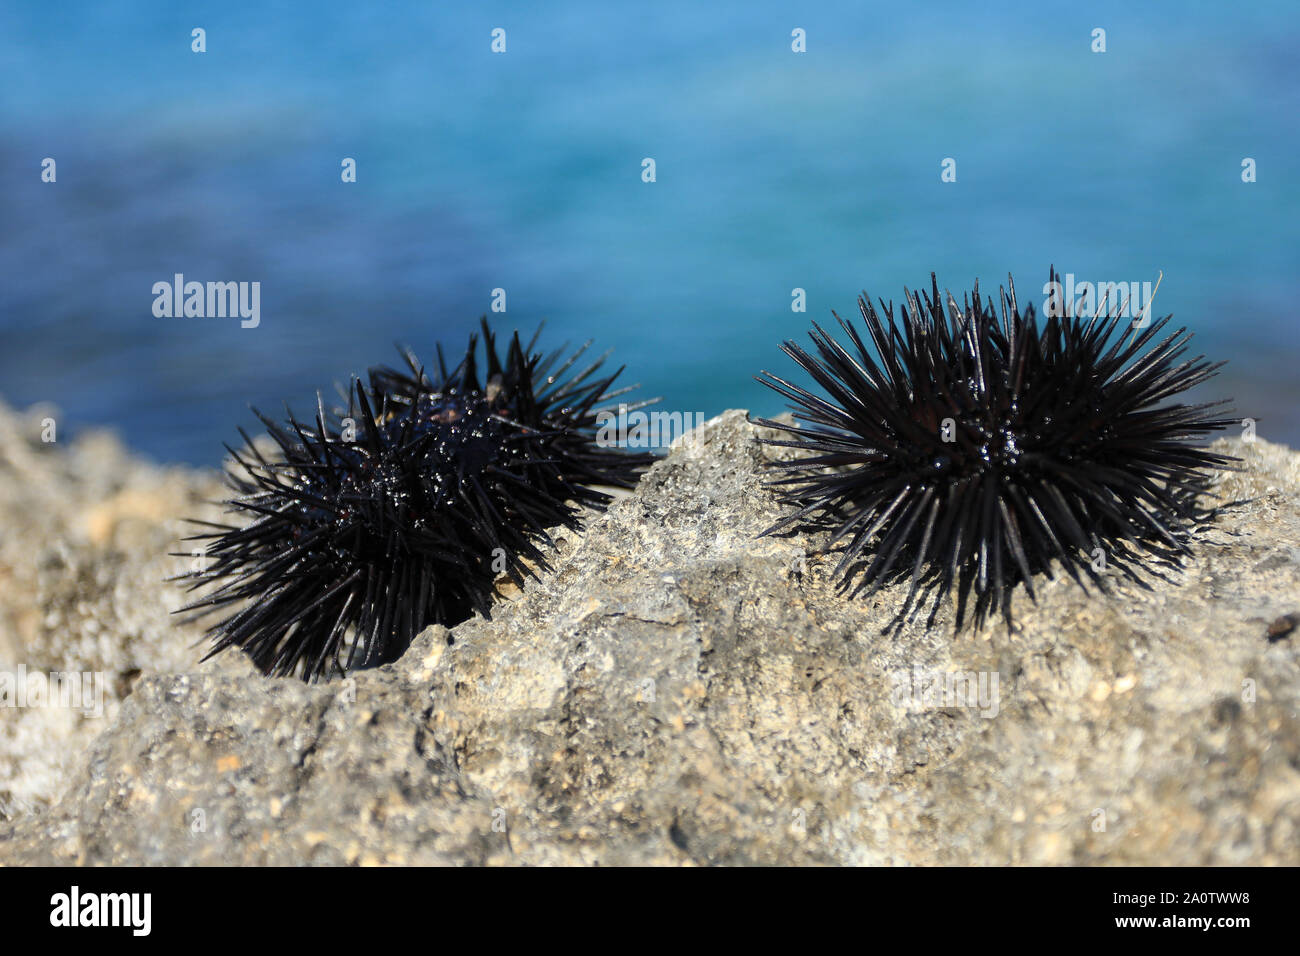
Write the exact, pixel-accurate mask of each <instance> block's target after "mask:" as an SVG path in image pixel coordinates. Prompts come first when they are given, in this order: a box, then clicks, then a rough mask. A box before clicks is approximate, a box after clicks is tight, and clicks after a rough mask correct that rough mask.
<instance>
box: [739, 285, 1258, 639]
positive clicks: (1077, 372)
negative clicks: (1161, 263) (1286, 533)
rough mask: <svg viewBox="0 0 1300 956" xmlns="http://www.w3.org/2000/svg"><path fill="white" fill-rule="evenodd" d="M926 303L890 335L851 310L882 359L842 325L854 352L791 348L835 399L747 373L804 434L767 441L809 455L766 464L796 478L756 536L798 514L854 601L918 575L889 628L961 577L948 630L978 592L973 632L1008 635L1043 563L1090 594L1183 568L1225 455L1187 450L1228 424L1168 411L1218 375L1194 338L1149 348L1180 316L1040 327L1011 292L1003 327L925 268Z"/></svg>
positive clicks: (891, 324) (1204, 407)
mask: <svg viewBox="0 0 1300 956" xmlns="http://www.w3.org/2000/svg"><path fill="white" fill-rule="evenodd" d="M1051 277H1052V282H1053V283H1055V282H1056V281H1057V280H1056V274H1055V271H1054V270H1053V271H1052V273H1051ZM1053 288H1059V286H1053ZM931 290H932V291H931V294H929V295H926V294H924V293H923V294H922V296H921V297H920V298H918V297H917V296H916V295H914V294H912V293H910V292H906V290H904V291H905V293H906V308H905V310H904V315H903V317H902V321H901V323H896V322H895V321H894V309H893V305H892V303H891V304H890V305H888V306H886V305H885V303H884V302H883V301H881V303H880V306H881V309H882V310H883V313H884V320H883V321H882V318H881V313H880V312H877V311H876V309H875V308H874V307H873V306H872V305H871V303H870V301H869V299H868V298H866V297H865V296H864V297H863V298H860V299H859V300H858V306H859V308H860V310H861V312H862V318H863V320H864V321H865V323H866V328H867V333H868V335H869V336H870V338H871V341H872V344H873V345H874V346H875V358H873V356H872V354H871V353H870V352H869V351H868V349H867V347H866V346H865V345H864V344H863V341H862V339H861V338H860V337H859V335H858V332H857V330H856V329H855V328H854V327H853V326H852V325H851V324H850V323H848V322H845V321H844V320H843V319H841V318H840V317H839V316H838V315H836V316H835V318H836V320H837V321H838V322H839V324H840V327H841V328H842V329H843V330H844V332H845V334H846V335H848V337H849V341H850V342H851V343H852V350H851V351H850V350H849V349H846V348H845V347H843V346H842V345H841V344H840V343H839V342H837V341H835V340H834V339H833V338H831V337H830V336H829V335H827V334H826V332H825V331H823V330H822V329H821V328H820V327H819V326H817V325H816V323H814V325H813V331H812V332H811V333H810V335H811V337H812V340H813V342H814V344H815V345H816V346H817V353H818V356H817V357H814V356H812V355H810V354H808V353H807V352H805V351H804V350H803V349H801V348H800V347H799V346H797V345H795V344H794V343H793V342H786V343H785V344H784V346H783V351H784V352H785V353H786V354H787V355H789V356H790V357H791V358H793V359H794V360H795V361H796V362H797V363H799V365H801V366H802V367H803V368H804V369H805V370H806V371H807V372H808V373H809V374H810V375H812V377H813V379H814V380H816V382H817V384H818V385H820V386H821V387H822V388H823V389H825V391H826V393H827V395H828V398H822V397H819V396H818V395H815V394H813V393H812V392H810V391H807V390H806V389H804V388H801V387H799V386H797V385H792V384H791V383H789V382H787V381H785V380H783V379H781V378H778V377H776V376H775V375H772V374H771V373H768V372H764V373H763V375H764V376H765V377H763V378H759V379H758V380H759V381H760V382H763V384H765V385H767V386H769V387H770V388H773V389H775V390H776V391H778V392H780V393H781V394H782V395H784V396H786V397H787V398H788V399H790V400H792V401H793V403H794V404H793V405H792V406H791V408H792V409H794V411H795V419H796V422H797V424H795V425H788V424H783V423H781V422H774V421H769V420H767V419H761V420H758V424H762V425H766V426H769V427H771V428H776V429H780V430H781V431H784V432H786V433H788V434H790V435H791V436H793V437H792V438H791V439H788V440H774V439H773V440H768V443H769V444H773V445H784V446H793V447H794V448H798V449H803V450H805V451H807V452H812V453H813V454H812V456H811V457H802V458H799V459H796V460H793V461H783V462H774V463H773V464H774V466H775V467H777V468H780V469H783V470H784V471H785V472H787V474H786V476H785V477H783V478H781V479H778V480H776V481H773V482H772V483H771V484H772V485H773V486H776V487H777V488H778V489H779V491H780V493H781V500H782V501H783V502H784V503H785V504H787V505H792V506H795V508H796V509H797V510H796V511H795V512H794V513H792V514H791V515H789V516H788V517H786V518H785V519H783V520H782V521H779V522H777V523H776V524H775V525H774V526H773V527H771V528H769V529H768V530H767V531H766V532H765V533H766V534H771V533H773V532H776V531H781V530H784V529H788V528H790V527H792V526H794V525H796V524H798V523H800V522H804V521H812V522H814V523H820V524H824V525H827V526H828V527H830V528H831V529H833V530H832V533H831V535H830V542H829V545H828V549H830V548H840V549H842V552H843V553H842V556H841V557H840V560H839V564H838V567H837V568H836V569H835V574H836V575H837V576H840V581H841V586H842V587H843V588H844V589H849V588H850V587H852V582H853V581H854V580H858V581H859V583H858V585H857V587H856V588H853V593H854V594H857V593H860V592H861V591H863V590H866V591H867V593H868V594H869V593H872V592H874V591H875V590H876V589H877V588H879V587H880V586H881V585H882V584H884V583H885V582H886V581H888V580H892V579H894V578H896V577H901V576H903V575H905V574H906V573H907V569H908V566H909V565H910V572H911V587H910V589H909V591H908V593H907V598H906V601H905V602H904V605H903V607H902V609H901V610H900V611H899V613H898V615H897V616H896V617H895V618H894V620H893V621H892V622H891V623H893V624H901V623H902V622H903V621H904V620H906V619H908V618H910V617H911V616H913V615H914V614H915V613H916V610H917V609H918V608H919V607H920V606H921V605H922V604H924V603H925V601H924V598H923V599H922V600H921V601H920V602H918V603H917V604H915V605H914V604H913V601H914V599H915V598H916V597H917V593H918V590H922V591H923V592H924V593H926V594H928V593H929V592H931V591H932V590H933V591H937V592H938V593H937V594H936V595H935V600H934V602H933V607H932V610H931V613H930V620H931V622H932V621H933V618H934V612H935V611H936V610H937V609H938V607H939V606H940V604H941V603H942V598H943V595H944V594H945V593H947V592H948V591H949V589H950V587H951V585H952V584H953V583H954V582H955V583H956V585H957V588H956V590H957V610H956V620H955V624H956V626H957V627H961V624H962V621H963V619H964V616H965V612H966V608H967V602H968V600H969V597H970V594H971V592H972V591H974V593H975V595H976V600H975V609H974V610H975V613H974V618H975V621H976V624H977V626H978V625H980V624H982V623H983V622H984V620H985V619H986V617H987V615H988V613H989V611H990V610H991V609H992V608H993V607H994V606H999V607H1000V609H1001V611H1002V614H1003V617H1004V618H1005V619H1006V620H1007V622H1008V624H1009V623H1010V617H1011V613H1010V594H1011V590H1012V588H1013V587H1014V586H1015V585H1016V584H1017V583H1022V582H1023V583H1024V585H1025V587H1026V590H1027V591H1028V593H1029V595H1030V597H1031V598H1033V597H1034V591H1033V577H1034V575H1035V574H1036V573H1038V572H1040V571H1044V570H1047V569H1048V568H1049V566H1050V563H1051V561H1052V559H1059V560H1060V562H1061V564H1062V566H1063V567H1064V569H1065V571H1066V572H1067V573H1068V574H1069V575H1070V576H1071V577H1072V578H1073V579H1074V580H1075V581H1076V582H1078V583H1079V584H1080V585H1081V586H1083V587H1084V588H1085V590H1086V585H1085V584H1084V582H1083V579H1082V578H1081V576H1080V574H1081V573H1082V574H1083V575H1086V576H1087V577H1088V578H1089V579H1091V580H1092V581H1093V582H1095V583H1096V585H1097V586H1098V587H1099V588H1100V589H1101V590H1103V591H1106V590H1107V588H1106V583H1105V580H1104V578H1103V577H1102V575H1101V571H1102V570H1104V569H1105V567H1107V566H1109V567H1114V568H1116V569H1118V570H1119V572H1121V573H1122V574H1123V575H1125V576H1126V577H1127V578H1129V579H1130V580H1133V581H1135V582H1136V583H1138V584H1139V585H1141V586H1143V587H1146V588H1149V587H1150V585H1149V584H1147V583H1146V582H1144V581H1143V580H1142V578H1141V576H1140V574H1139V573H1138V572H1140V571H1147V572H1151V573H1154V574H1156V575H1157V576H1160V574H1159V571H1153V570H1152V568H1153V567H1155V566H1159V567H1165V568H1176V567H1177V566H1178V564H1179V559H1180V557H1181V556H1182V555H1184V554H1186V553H1187V552H1188V551H1189V542H1188V539H1189V533H1190V530H1191V529H1192V528H1193V527H1194V526H1195V524H1196V523H1197V522H1199V521H1202V520H1204V519H1205V517H1206V516H1207V515H1208V514H1209V512H1208V511H1207V510H1206V509H1204V508H1202V507H1201V506H1200V505H1198V503H1197V499H1198V496H1199V495H1200V494H1202V493H1203V492H1204V491H1205V489H1206V485H1207V482H1208V479H1209V475H1208V473H1207V471H1206V469H1214V468H1225V467H1231V462H1233V461H1236V459H1233V458H1230V457H1227V456H1223V455H1217V454H1214V453H1212V452H1209V451H1206V450H1204V449H1201V448H1198V447H1195V446H1194V445H1191V444H1189V443H1188V440H1189V439H1196V438H1199V437H1203V436H1205V435H1207V434H1209V433H1210V432H1213V431H1215V430H1217V429H1221V428H1224V427H1225V426H1227V425H1229V424H1231V423H1232V421H1233V419H1229V418H1214V417H1210V412H1211V410H1212V409H1215V408H1219V407H1221V406H1224V405H1226V404H1227V403H1226V402H1215V403H1207V404H1200V405H1185V404H1170V405H1162V404H1161V403H1162V402H1163V401H1164V400H1165V399H1167V398H1168V397H1170V396H1172V395H1175V394H1177V393H1179V392H1182V391H1184V390H1186V389H1188V388H1191V387H1192V386H1194V385H1197V384H1198V383H1201V382H1204V381H1205V380H1206V379H1208V378H1210V377H1211V376H1213V375H1214V374H1215V372H1216V370H1217V369H1218V368H1219V366H1220V365H1222V364H1223V363H1219V364H1217V365H1212V364H1210V363H1208V362H1205V361H1203V357H1201V356H1198V357H1197V358H1194V359H1190V360H1183V361H1180V358H1181V356H1182V355H1183V353H1184V352H1185V351H1186V350H1187V342H1188V340H1189V339H1190V338H1191V335H1190V333H1188V332H1187V331H1186V330H1185V329H1179V330H1178V331H1176V332H1174V333H1172V334H1170V335H1167V336H1165V337H1164V338H1162V339H1161V340H1160V341H1159V342H1156V341H1155V339H1156V336H1157V334H1158V333H1159V332H1160V330H1161V329H1162V328H1163V327H1164V326H1165V325H1166V324H1167V323H1168V321H1169V319H1170V318H1172V316H1166V317H1165V318H1163V319H1161V320H1159V321H1156V322H1151V323H1150V324H1149V325H1148V326H1147V327H1145V328H1140V327H1138V326H1140V325H1142V324H1144V323H1137V322H1134V321H1132V320H1128V319H1121V318H1119V317H1118V312H1119V311H1120V310H1119V309H1118V308H1115V306H1116V303H1109V304H1107V303H1103V304H1102V306H1101V307H1100V309H1099V314H1097V315H1094V316H1093V317H1079V316H1074V315H1071V314H1070V312H1071V311H1072V310H1071V309H1070V308H1069V306H1068V304H1067V305H1066V306H1065V308H1051V309H1049V310H1048V312H1049V315H1048V317H1047V318H1046V320H1045V321H1044V322H1043V323H1042V327H1041V328H1040V324H1039V321H1038V319H1037V318H1036V316H1035V313H1034V307H1033V306H1032V305H1030V306H1028V308H1027V309H1026V310H1025V312H1024V314H1023V315H1022V313H1021V311H1020V310H1019V308H1018V307H1017V305H1016V294H1015V285H1014V283H1012V284H1011V286H1010V295H1009V296H1008V293H1007V291H1006V290H1005V289H1004V290H1001V291H1000V300H1001V321H1000V322H999V320H998V313H997V310H996V309H995V308H994V303H993V302H992V301H991V300H990V301H985V300H982V299H981V298H980V293H979V283H978V282H977V283H976V284H975V290H974V292H973V293H971V294H970V295H969V296H966V297H964V301H963V304H962V305H961V306H959V305H958V304H957V302H956V300H955V299H954V298H953V297H952V295H951V294H950V293H949V294H947V296H946V304H947V309H946V313H945V308H944V305H943V304H942V303H941V300H940V298H939V285H938V281H937V280H936V279H935V278H934V276H933V274H931ZM1056 301H1058V302H1059V299H1058V300H1056ZM1107 305H1109V310H1107ZM1101 310H1107V311H1106V312H1105V313H1104V314H1102V313H1101ZM1054 312H1060V313H1063V314H1061V315H1059V316H1058V315H1052V314H1051V313H1054ZM1121 323H1123V326H1124V327H1123V331H1122V333H1121V334H1120V335H1119V336H1118V337H1116V335H1115V332H1116V331H1117V329H1118V328H1119V327H1120V324H1121ZM846 539H847V541H846ZM873 540H874V541H875V543H876V544H875V548H874V549H873V551H871V552H868V553H864V552H866V549H867V547H868V545H869V544H870V543H872V542H873ZM842 542H843V543H842ZM900 561H901V562H902V564H899V562H900ZM859 572H860V577H859Z"/></svg>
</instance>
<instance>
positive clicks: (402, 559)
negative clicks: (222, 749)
mask: <svg viewBox="0 0 1300 956" xmlns="http://www.w3.org/2000/svg"><path fill="white" fill-rule="evenodd" d="M539 331H540V330H539ZM483 339H484V345H485V348H486V359H487V368H486V373H487V374H486V379H485V380H484V381H482V382H480V380H479V372H478V367H477V352H478V337H477V336H471V337H470V340H469V349H468V350H467V352H466V354H465V357H464V358H463V359H462V360H461V361H460V363H459V364H458V365H457V366H456V367H455V368H454V369H452V370H451V371H448V369H447V366H446V363H445V362H444V360H443V356H442V349H441V347H440V348H439V349H438V371H437V374H436V375H434V376H433V377H430V375H429V374H426V373H425V370H424V369H423V368H422V367H421V366H420V364H419V363H418V362H417V361H416V359H415V357H414V356H413V355H411V354H410V353H409V352H407V353H406V356H405V357H406V361H407V365H408V368H407V369H406V370H404V371H395V370H393V369H389V368H374V369H371V370H370V372H369V387H366V386H364V385H363V384H362V383H361V382H360V381H355V382H354V383H353V388H352V391H351V393H350V394H349V395H348V404H349V407H348V409H347V411H346V412H339V413H336V415H334V416H331V417H330V418H328V419H327V416H326V413H325V410H324V407H323V406H322V405H321V403H320V399H319V397H318V398H317V413H316V418H315V422H314V423H312V424H304V423H302V422H299V421H297V420H296V419H294V417H293V415H292V414H291V413H290V414H289V418H288V422H287V423H286V424H285V425H284V426H281V425H277V424H276V423H275V422H273V421H271V420H270V419H268V418H266V417H265V416H263V415H261V414H260V413H258V412H256V410H254V413H255V414H257V416H258V418H260V419H261V420H262V422H263V424H265V425H266V427H267V430H268V432H269V433H270V436H271V438H272V439H274V442H275V444H276V445H277V446H278V448H277V449H276V450H275V453H274V454H272V455H264V454H263V453H262V452H261V451H260V450H259V449H258V448H257V447H256V446H255V445H254V444H253V441H252V440H251V439H250V438H249V436H248V435H247V434H245V433H244V432H243V430H242V429H241V430H240V434H241V435H242V436H243V438H244V442H245V447H244V449H243V450H242V452H238V451H235V450H234V449H232V448H230V447H229V446H227V450H228V451H229V452H230V454H231V455H232V456H233V457H234V463H235V468H234V470H232V471H231V472H230V473H229V474H228V476H227V477H228V481H229V483H230V484H231V486H232V487H233V488H234V490H235V491H236V493H237V497H235V498H233V499H232V500H231V501H230V502H228V504H229V505H230V506H231V509H232V511H233V512H235V513H237V514H240V515H242V516H243V517H244V518H246V519H247V520H246V522H245V523H242V524H240V525H233V524H217V525H211V527H213V528H215V529H216V530H214V531H212V532H209V533H206V534H201V535H197V536H196V537H195V539H193V540H207V542H208V544H207V549H206V555H207V559H208V561H209V564H210V566H209V567H207V568H206V569H204V570H201V571H196V572H194V573H192V574H189V575H185V576H184V577H185V578H186V579H189V580H190V581H191V584H190V587H191V589H193V588H196V587H199V586H200V585H202V584H204V583H207V582H220V583H219V586H218V587H217V588H216V589H215V590H214V591H213V592H211V593H210V594H208V595H207V596H206V597H204V598H202V599H201V600H198V601H195V602H194V603H192V604H190V605H188V606H187V607H185V608H182V610H183V611H191V610H196V609H197V610H198V612H199V616H201V615H202V614H206V613H208V612H209V611H211V610H212V609H214V608H224V607H230V606H235V607H237V608H238V610H236V611H235V612H234V613H232V614H231V615H230V616H229V617H226V618H225V619H224V620H222V621H220V622H219V623H217V624H216V625H214V626H213V627H211V628H210V630H209V635H210V636H211V638H212V640H213V647H212V650H211V651H210V652H209V654H208V656H209V657H210V656H212V655H213V654H215V653H217V652H218V651H221V650H223V649H225V648H228V647H239V648H242V649H243V651H244V652H245V653H246V654H248V656H249V657H250V658H252V660H253V662H254V663H255V664H256V665H257V666H258V667H259V668H261V670H262V671H263V672H264V673H267V674H275V675H280V676H287V675H292V674H297V675H299V676H301V677H302V678H303V679H304V680H308V681H311V680H316V679H317V678H319V677H321V676H322V675H325V674H329V673H336V672H338V671H341V670H348V669H351V668H352V667H354V666H360V667H367V666H372V665H376V664H381V663H385V662H387V661H391V660H394V659H396V658H397V657H398V656H399V655H400V654H401V653H402V651H404V650H405V649H406V647H407V646H408V645H409V644H410V643H411V640H412V639H413V638H414V637H415V635H416V634H417V633H419V631H420V630H421V629H422V628H424V627H426V626H427V625H429V624H433V623H442V624H447V625H452V624H456V623H458V622H460V621H462V620H464V619H466V618H467V617H469V615H470V614H472V613H473V612H475V611H478V612H481V613H483V614H487V613H488V612H489V607H490V603H491V600H492V598H493V597H494V596H495V595H496V587H495V584H494V582H495V580H496V579H497V577H498V576H499V575H500V574H506V575H509V577H510V578H511V579H513V580H514V581H515V582H516V583H517V584H518V585H520V586H522V585H523V583H524V578H525V577H526V576H534V571H533V567H537V568H541V569H546V568H547V563H546V559H545V557H544V556H543V553H542V551H541V550H540V549H539V547H538V545H539V544H542V543H549V542H550V537H549V534H548V529H550V528H554V527H557V526H562V527H565V528H571V529H577V528H579V527H580V526H581V525H580V522H579V515H580V508H581V507H582V506H590V507H596V508H603V507H604V506H605V505H606V504H608V502H609V501H610V497H609V496H608V495H607V494H605V493H604V492H602V491H600V490H599V486H606V487H620V488H627V487H631V486H632V485H633V484H634V483H635V481H636V478H637V476H638V474H639V473H640V472H641V471H642V470H643V469H644V468H645V467H646V466H647V465H648V464H649V463H650V462H651V461H652V460H653V457H652V456H650V455H648V454H634V453H628V452H625V451H622V450H620V449H619V448H616V447H602V446H601V445H600V444H598V443H597V441H596V430H595V425H596V421H597V412H598V409H597V407H596V406H597V404H598V403H600V402H602V401H604V400H606V399H608V398H611V397H613V396H615V395H621V394H623V393H624V392H626V391H629V389H621V390H618V391H611V390H610V387H611V385H612V384H613V382H614V380H615V378H617V377H618V375H619V373H620V372H621V371H622V369H619V371H617V372H615V373H614V374H613V375H602V376H596V373H597V371H598V370H599V369H600V368H601V366H602V364H603V362H604V360H605V356H602V357H601V358H599V359H598V360H596V361H595V362H594V363H592V364H591V365H590V366H589V367H587V368H586V369H585V370H584V371H581V372H579V373H577V374H574V375H572V376H571V377H568V378H566V377H565V376H566V374H567V373H568V372H569V370H570V369H571V368H572V366H573V364H574V363H575V362H576V361H577V360H578V359H579V357H580V356H581V355H582V354H583V352H584V351H585V350H586V348H587V346H583V347H582V348H581V349H579V350H578V351H577V353H576V354H574V355H573V356H572V357H570V358H568V359H567V360H564V361H561V359H562V358H563V354H562V351H559V352H555V353H552V354H550V355H549V356H547V357H545V358H542V357H541V356H540V355H538V354H534V353H533V346H534V345H535V344H536V341H537V338H536V336H534V338H533V341H532V342H531V343H529V345H528V347H527V348H524V347H523V346H521V345H520V343H519V336H518V333H516V334H515V335H514V337H513V338H512V340H511V342H510V347H509V349H508V351H507V354H506V357H505V362H504V364H503V363H502V361H501V358H500V356H499V355H498V353H497V348H496V341H495V338H494V336H493V333H492V332H491V330H490V329H489V328H488V324H487V322H486V320H485V321H484V322H483ZM588 345H590V343H588ZM593 376H596V377H593ZM642 404H648V403H642ZM638 407H639V406H638ZM331 425H332V426H333V427H332V428H331ZM345 647H347V648H348V654H347V659H346V661H343V660H341V653H342V651H343V649H344V648H345Z"/></svg>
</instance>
